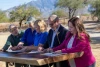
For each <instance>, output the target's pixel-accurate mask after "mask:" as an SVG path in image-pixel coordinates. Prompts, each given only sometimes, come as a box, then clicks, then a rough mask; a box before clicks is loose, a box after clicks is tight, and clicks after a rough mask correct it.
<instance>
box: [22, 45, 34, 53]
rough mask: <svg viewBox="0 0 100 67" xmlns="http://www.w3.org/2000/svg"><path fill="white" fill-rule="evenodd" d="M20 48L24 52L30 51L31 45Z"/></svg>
mask: <svg viewBox="0 0 100 67" xmlns="http://www.w3.org/2000/svg"><path fill="white" fill-rule="evenodd" d="M21 50H22V51H24V52H30V51H32V47H31V46H26V47H24V48H23V49H21Z"/></svg>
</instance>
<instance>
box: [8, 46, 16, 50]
mask: <svg viewBox="0 0 100 67" xmlns="http://www.w3.org/2000/svg"><path fill="white" fill-rule="evenodd" d="M9 49H11V50H13V51H15V50H18V49H17V46H15V47H10V48H9Z"/></svg>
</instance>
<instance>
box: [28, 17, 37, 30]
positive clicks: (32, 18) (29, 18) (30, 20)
mask: <svg viewBox="0 0 100 67" xmlns="http://www.w3.org/2000/svg"><path fill="white" fill-rule="evenodd" d="M35 20H36V19H35V18H34V17H32V16H30V17H28V19H27V21H26V23H27V24H28V25H29V28H31V29H34V21H35Z"/></svg>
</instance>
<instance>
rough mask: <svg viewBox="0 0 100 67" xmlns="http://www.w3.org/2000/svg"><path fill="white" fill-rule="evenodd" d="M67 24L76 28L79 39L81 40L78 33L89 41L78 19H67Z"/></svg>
mask: <svg viewBox="0 0 100 67" xmlns="http://www.w3.org/2000/svg"><path fill="white" fill-rule="evenodd" d="M69 22H70V23H72V25H73V26H74V27H75V28H76V30H77V33H78V38H79V39H80V38H81V36H80V33H85V34H86V36H87V37H88V39H89V40H90V36H89V34H88V33H87V32H86V30H85V28H84V25H83V23H82V21H81V20H80V19H79V18H78V17H72V18H71V19H69V21H68V24H69Z"/></svg>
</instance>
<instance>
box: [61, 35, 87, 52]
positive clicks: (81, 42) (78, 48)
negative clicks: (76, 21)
mask: <svg viewBox="0 0 100 67" xmlns="http://www.w3.org/2000/svg"><path fill="white" fill-rule="evenodd" d="M88 45H89V40H88V38H86V37H84V36H82V38H81V39H80V40H78V42H77V45H76V46H75V47H72V48H69V49H67V48H65V49H62V52H63V53H74V52H80V51H83V50H84V49H85V48H87V47H88Z"/></svg>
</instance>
